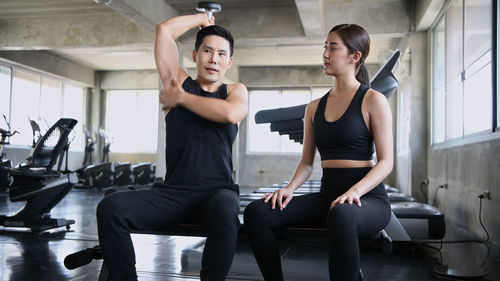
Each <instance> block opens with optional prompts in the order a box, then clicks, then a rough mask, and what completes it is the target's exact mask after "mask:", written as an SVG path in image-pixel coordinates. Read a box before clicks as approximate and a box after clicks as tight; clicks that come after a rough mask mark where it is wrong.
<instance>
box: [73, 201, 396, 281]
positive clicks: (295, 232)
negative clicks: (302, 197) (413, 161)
mask: <svg viewBox="0 0 500 281" xmlns="http://www.w3.org/2000/svg"><path fill="white" fill-rule="evenodd" d="M246 195H248V194H242V195H241V196H240V198H242V197H245V196H246ZM247 205H248V200H245V199H243V200H241V201H240V215H239V219H240V229H239V232H238V236H239V237H238V239H246V229H245V226H244V225H243V210H244V208H245V207H246V206H247ZM131 233H134V234H149V235H169V236H194V237H206V235H207V234H206V230H205V227H204V226H203V225H199V224H178V225H175V226H172V227H169V228H167V229H165V230H164V231H137V230H133V229H132V230H131ZM274 234H275V236H276V238H277V239H278V240H279V241H311V240H318V241H325V242H326V239H327V234H328V230H327V229H326V228H308V227H286V228H282V229H276V230H274ZM366 242H367V243H370V244H371V245H376V246H378V247H380V248H381V250H382V252H383V253H385V254H389V253H391V252H392V240H391V238H390V237H389V236H388V235H387V233H386V232H385V230H382V231H380V232H379V233H376V234H375V235H373V236H372V237H370V239H368V240H366ZM94 259H96V260H98V259H103V257H102V252H101V249H100V246H99V245H97V246H95V247H93V248H88V249H85V250H82V251H79V252H76V253H73V254H70V255H68V256H66V258H65V259H64V265H65V266H66V268H68V269H75V268H78V267H81V266H83V265H86V264H88V263H90V262H91V261H92V260H94ZM98 280H99V281H107V280H109V274H108V270H107V268H106V265H105V262H104V261H103V263H102V266H101V272H100V274H99V279H98Z"/></svg>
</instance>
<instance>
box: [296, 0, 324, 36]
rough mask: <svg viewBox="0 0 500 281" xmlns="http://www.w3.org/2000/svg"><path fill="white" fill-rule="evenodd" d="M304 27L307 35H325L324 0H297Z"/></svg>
mask: <svg viewBox="0 0 500 281" xmlns="http://www.w3.org/2000/svg"><path fill="white" fill-rule="evenodd" d="M295 5H296V6H297V11H298V12H299V16H300V20H301V21H302V27H303V28H304V33H305V34H306V36H307V37H314V38H316V37H324V36H325V16H324V14H323V12H324V5H323V0H295Z"/></svg>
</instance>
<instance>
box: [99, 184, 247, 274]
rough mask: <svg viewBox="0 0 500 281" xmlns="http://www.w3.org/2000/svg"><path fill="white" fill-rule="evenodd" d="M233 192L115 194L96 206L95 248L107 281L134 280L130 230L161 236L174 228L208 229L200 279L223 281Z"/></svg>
mask: <svg viewBox="0 0 500 281" xmlns="http://www.w3.org/2000/svg"><path fill="white" fill-rule="evenodd" d="M239 212H240V201H239V197H238V189H237V187H234V188H204V187H199V186H195V187H188V186H186V187H174V186H169V187H165V186H164V185H161V184H160V185H157V186H154V187H152V188H151V189H149V190H136V191H125V192H115V193H113V194H110V195H108V196H106V197H105V198H104V199H103V200H102V201H101V202H100V203H99V205H98V207H97V225H98V232H99V244H100V245H101V249H102V252H103V255H104V261H105V262H106V266H107V269H108V271H109V274H110V277H111V280H120V281H129V280H134V281H135V280H137V274H136V270H135V253H134V247H133V245H132V240H131V237H130V230H131V229H135V230H142V231H161V230H164V229H165V228H167V227H169V226H172V225H175V224H178V223H200V224H204V225H205V227H206V230H207V240H206V243H205V249H204V251H203V256H202V261H201V272H200V278H201V280H210V281H212V280H217V281H222V280H225V278H226V274H227V272H228V271H229V268H230V266H231V262H232V260H233V255H234V252H235V250H236V242H237V238H238V228H239V226H240V221H239V219H238V214H239Z"/></svg>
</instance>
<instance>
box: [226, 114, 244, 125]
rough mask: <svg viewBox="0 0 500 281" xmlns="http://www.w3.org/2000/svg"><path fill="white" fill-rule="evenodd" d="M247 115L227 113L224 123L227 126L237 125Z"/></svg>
mask: <svg viewBox="0 0 500 281" xmlns="http://www.w3.org/2000/svg"><path fill="white" fill-rule="evenodd" d="M246 115H247V113H246V112H245V113H241V112H229V113H228V114H227V116H226V123H229V124H238V123H239V122H240V121H241V120H243V119H244V118H245V116H246Z"/></svg>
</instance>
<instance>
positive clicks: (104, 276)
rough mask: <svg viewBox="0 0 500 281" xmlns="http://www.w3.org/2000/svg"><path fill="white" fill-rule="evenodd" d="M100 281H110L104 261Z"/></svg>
mask: <svg viewBox="0 0 500 281" xmlns="http://www.w3.org/2000/svg"><path fill="white" fill-rule="evenodd" d="M98 281H109V273H108V267H107V266H106V262H105V261H102V266H101V272H100V273H99V279H98Z"/></svg>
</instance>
